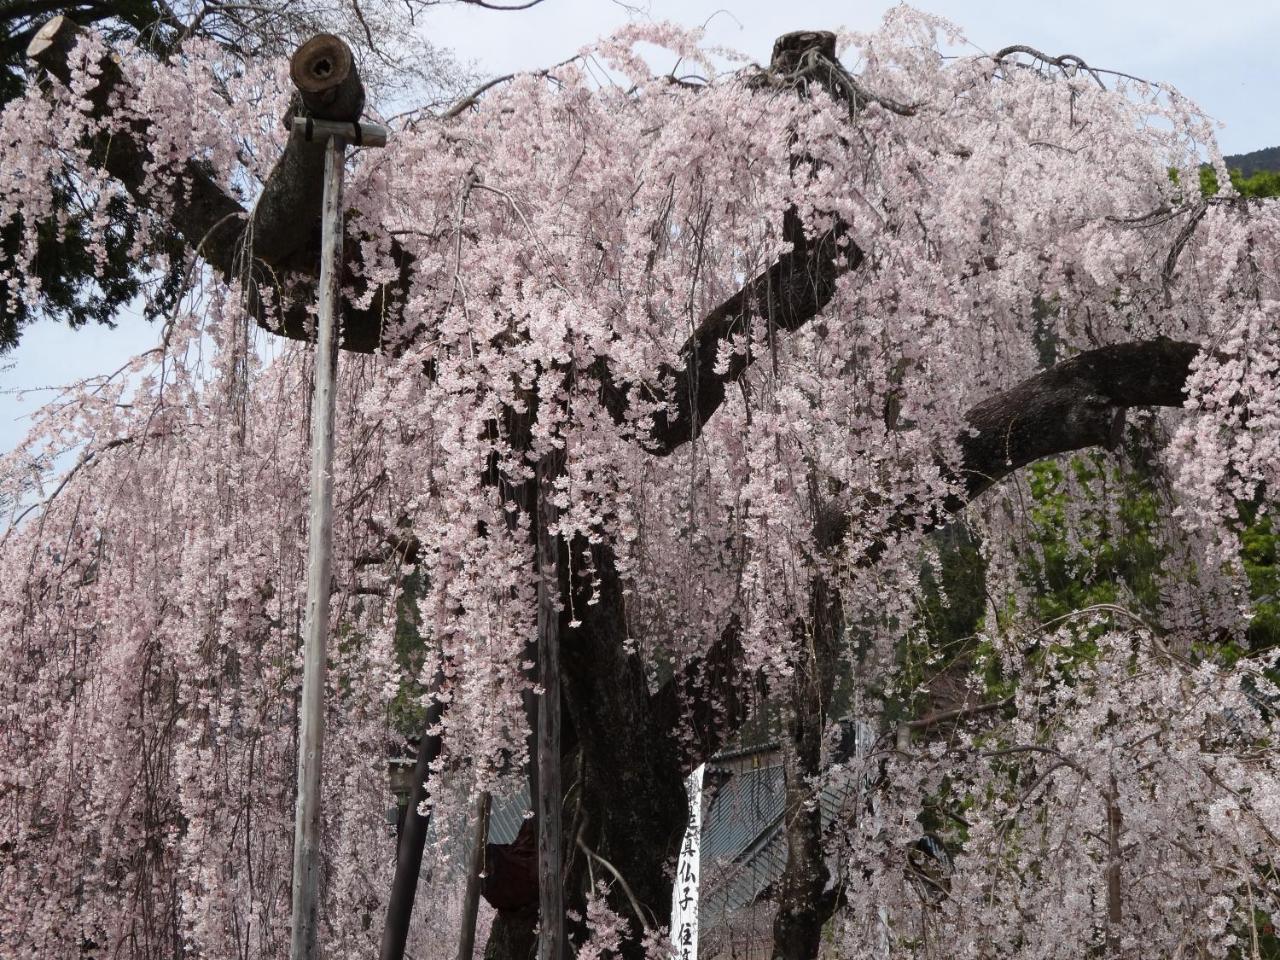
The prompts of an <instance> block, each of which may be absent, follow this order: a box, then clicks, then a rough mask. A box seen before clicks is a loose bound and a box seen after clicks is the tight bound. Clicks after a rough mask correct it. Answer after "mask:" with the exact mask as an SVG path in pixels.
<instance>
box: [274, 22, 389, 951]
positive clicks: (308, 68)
mask: <svg viewBox="0 0 1280 960" xmlns="http://www.w3.org/2000/svg"><path fill="white" fill-rule="evenodd" d="M291 68H292V69H291V72H292V74H293V80H294V85H295V86H296V87H297V88H298V92H299V94H300V96H301V98H302V102H303V105H304V106H305V107H306V108H307V110H308V112H309V113H311V114H312V116H309V117H297V118H295V119H294V121H293V130H292V136H293V138H294V139H298V138H301V139H303V140H307V141H312V140H322V141H323V142H324V195H323V200H322V207H321V214H320V216H321V240H320V286H319V290H318V295H319V310H320V320H319V324H318V327H317V330H316V362H315V390H314V393H313V395H312V403H311V493H310V496H311V506H310V511H309V519H310V523H309V527H308V537H307V612H306V624H305V629H304V633H303V637H304V648H303V674H302V702H301V705H300V713H301V717H300V729H299V733H298V806H297V814H296V817H295V819H294V836H293V916H292V940H291V944H290V950H289V956H290V958H291V960H317V958H318V957H319V955H320V950H319V946H320V944H319V932H318V920H319V902H320V882H319V881H320V834H321V830H320V825H321V821H320V774H321V767H322V757H323V752H324V685H325V646H326V634H327V633H328V629H329V566H330V554H331V552H332V545H333V526H332V523H333V412H334V379H335V373H336V372H337V362H338V345H337V336H336V334H337V322H336V320H337V315H338V311H339V310H340V309H341V307H340V303H339V299H338V298H339V296H340V293H341V288H342V225H343V204H342V178H343V167H344V164H345V157H346V144H347V140H352V141H355V142H358V143H363V144H364V145H366V146H375V145H376V146H381V145H382V144H384V143H386V140H387V132H386V130H385V129H383V128H382V127H377V126H375V125H373V124H362V123H359V122H358V121H359V112H360V110H361V109H363V106H364V91H363V88H361V86H360V79H359V77H358V76H357V75H356V72H355V67H354V64H353V63H352V60H351V51H350V50H349V49H348V48H347V45H346V44H345V43H343V42H342V41H341V40H339V39H338V38H337V37H332V36H329V35H327V34H322V35H320V36H318V37H313V38H312V39H311V40H309V41H307V43H305V44H303V45H302V46H301V47H300V48H299V49H298V51H297V52H296V53H295V54H294V56H293V61H292V63H291ZM317 114H319V116H318V117H317V116H316V115H317ZM326 114H327V115H326ZM343 114H346V115H347V117H344V116H342V115H343ZM348 118H349V119H348Z"/></svg>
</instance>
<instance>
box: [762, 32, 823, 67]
mask: <svg viewBox="0 0 1280 960" xmlns="http://www.w3.org/2000/svg"><path fill="white" fill-rule="evenodd" d="M810 50H816V51H817V52H818V53H819V54H821V55H822V56H823V57H825V58H826V59H827V60H831V61H834V60H835V59H836V35H835V34H834V33H832V32H831V31H830V30H797V31H795V32H794V33H784V34H783V35H782V36H780V37H779V38H778V39H777V40H775V41H774V42H773V58H772V61H771V62H772V65H773V68H774V69H775V70H777V69H786V70H794V69H795V67H796V66H797V65H798V64H799V62H800V59H801V58H802V57H803V56H804V55H805V54H806V53H808V52H809V51H810Z"/></svg>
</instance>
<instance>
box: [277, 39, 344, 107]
mask: <svg viewBox="0 0 1280 960" xmlns="http://www.w3.org/2000/svg"><path fill="white" fill-rule="evenodd" d="M353 66H354V61H353V60H352V58H351V48H350V47H348V46H347V45H346V44H345V43H343V41H342V40H341V39H340V38H339V37H335V36H334V35H333V34H331V33H319V34H316V35H315V36H314V37H312V38H311V39H310V40H308V41H307V42H306V43H304V44H303V45H302V46H300V47H299V48H298V49H297V50H296V51H294V54H293V59H292V60H291V61H289V73H290V75H291V76H292V77H293V85H294V86H295V87H297V88H298V89H299V90H301V91H302V92H303V93H324V92H325V91H326V90H332V89H333V88H334V87H338V86H341V85H342V83H343V81H345V80H346V79H347V77H348V76H350V75H351V68H352V67H353Z"/></svg>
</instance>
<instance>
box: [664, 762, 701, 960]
mask: <svg viewBox="0 0 1280 960" xmlns="http://www.w3.org/2000/svg"><path fill="white" fill-rule="evenodd" d="M705 768H706V764H702V765H701V766H699V767H698V769H696V770H694V771H693V773H691V774H689V780H688V783H687V784H686V786H687V787H688V790H689V825H688V826H687V827H686V828H685V832H684V842H682V843H681V844H680V860H679V862H678V864H677V866H676V884H675V890H674V891H673V893H672V897H671V944H672V946H673V947H674V948H675V951H674V954H673V956H674V957H675V958H676V960H697V957H698V880H699V875H700V874H701V872H702V864H701V861H700V854H701V851H702V773H703V770H704V769H705Z"/></svg>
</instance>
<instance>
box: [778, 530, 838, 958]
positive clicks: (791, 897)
mask: <svg viewBox="0 0 1280 960" xmlns="http://www.w3.org/2000/svg"><path fill="white" fill-rule="evenodd" d="M816 513H817V519H816V520H815V522H814V533H815V537H814V545H815V548H816V549H818V550H819V551H820V552H823V553H826V552H828V551H831V550H833V549H834V548H835V547H836V546H838V544H839V541H840V539H841V536H840V534H841V530H842V528H843V523H842V518H841V517H839V516H838V515H836V514H834V513H833V512H831V511H830V510H829V509H827V508H825V507H824V506H822V505H821V504H820V505H819V506H818V507H817V510H816ZM843 624H844V621H843V617H842V615H841V609H840V597H839V594H837V593H836V592H835V591H834V590H832V589H831V587H830V586H829V585H828V584H827V583H826V582H825V580H823V579H822V578H820V577H819V578H817V579H816V580H815V581H814V584H813V587H812V589H811V595H810V600H809V610H808V615H807V617H806V618H805V620H804V622H803V623H802V624H801V625H800V626H799V627H798V629H797V633H798V637H797V654H796V657H797V663H796V669H795V674H794V677H793V679H792V682H791V687H790V703H789V704H788V705H787V710H786V716H787V722H786V725H785V729H784V741H783V762H784V764H785V775H786V811H785V814H784V819H783V829H784V831H785V835H786V840H787V865H786V867H785V868H784V870H783V873H782V879H781V880H780V881H779V893H778V913H777V916H776V918H775V919H774V925H773V956H774V957H775V958H776V960H815V958H816V957H817V956H818V948H819V945H820V944H821V942H822V927H823V925H824V924H825V923H826V922H827V920H828V919H830V916H831V905H830V904H829V903H828V902H826V900H827V899H829V898H826V899H824V896H823V892H824V891H825V889H826V887H827V883H828V881H829V879H830V873H829V871H828V870H827V865H826V861H825V857H824V855H823V845H822V804H821V802H820V797H819V796H817V795H816V794H815V792H814V788H813V785H812V784H813V780H814V778H816V777H817V776H818V775H819V774H820V773H821V771H822V735H823V732H824V730H825V729H826V725H827V721H828V719H829V716H828V712H829V710H830V705H831V697H832V694H833V691H834V686H835V678H836V673H837V668H838V662H839V656H840V643H841V637H842V632H843Z"/></svg>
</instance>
